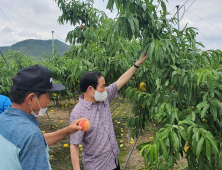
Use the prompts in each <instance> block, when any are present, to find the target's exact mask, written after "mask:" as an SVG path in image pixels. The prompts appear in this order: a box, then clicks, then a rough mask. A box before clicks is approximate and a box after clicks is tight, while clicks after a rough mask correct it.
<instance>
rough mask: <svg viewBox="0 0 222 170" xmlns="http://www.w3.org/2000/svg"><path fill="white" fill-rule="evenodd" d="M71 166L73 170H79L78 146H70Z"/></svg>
mask: <svg viewBox="0 0 222 170" xmlns="http://www.w3.org/2000/svg"><path fill="white" fill-rule="evenodd" d="M70 153H71V159H72V166H73V169H74V170H80V166H79V145H70Z"/></svg>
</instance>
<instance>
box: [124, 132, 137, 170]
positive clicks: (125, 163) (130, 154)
mask: <svg viewBox="0 0 222 170" xmlns="http://www.w3.org/2000/svg"><path fill="white" fill-rule="evenodd" d="M140 131H141V129H140V130H139V134H138V137H137V138H136V141H135V143H134V144H133V147H132V149H131V151H130V154H129V157H128V158H127V161H126V163H125V165H124V168H123V170H125V168H126V165H127V163H128V161H129V159H130V157H131V155H132V152H133V149H134V147H135V146H136V142H137V140H138V138H139V135H140Z"/></svg>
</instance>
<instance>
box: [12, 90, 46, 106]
mask: <svg viewBox="0 0 222 170" xmlns="http://www.w3.org/2000/svg"><path fill="white" fill-rule="evenodd" d="M30 93H35V95H36V96H37V98H39V97H40V96H41V95H42V94H45V93H47V92H45V91H44V92H32V91H26V90H20V89H17V88H15V87H14V86H12V87H11V90H10V97H11V101H12V103H16V104H22V103H23V102H24V101H25V98H26V97H27V96H28V95H29V94H30Z"/></svg>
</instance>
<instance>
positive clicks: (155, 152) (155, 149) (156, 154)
mask: <svg viewBox="0 0 222 170" xmlns="http://www.w3.org/2000/svg"><path fill="white" fill-rule="evenodd" d="M153 152H154V155H155V163H156V165H157V163H158V150H157V145H156V144H155V143H154V144H153Z"/></svg>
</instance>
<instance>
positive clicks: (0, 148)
mask: <svg viewBox="0 0 222 170" xmlns="http://www.w3.org/2000/svg"><path fill="white" fill-rule="evenodd" d="M38 125H39V123H38V121H37V120H36V119H35V118H34V117H33V116H31V115H30V114H28V113H26V112H25V111H23V110H20V109H16V108H9V109H8V110H6V111H5V112H3V113H2V114H0V170H21V169H22V170H30V169H31V170H40V169H41V170H51V165H50V163H49V152H48V151H49V148H48V145H47V143H46V141H45V138H44V136H43V134H42V132H41V130H40V129H39V127H38Z"/></svg>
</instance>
